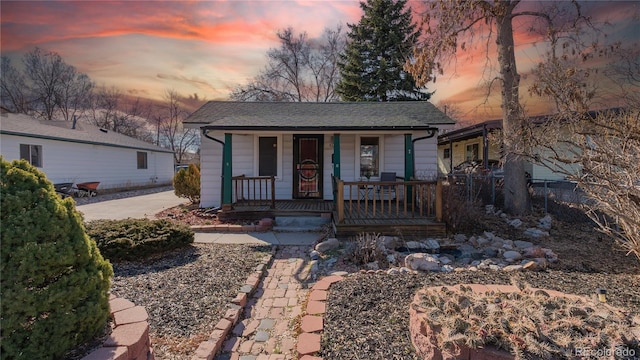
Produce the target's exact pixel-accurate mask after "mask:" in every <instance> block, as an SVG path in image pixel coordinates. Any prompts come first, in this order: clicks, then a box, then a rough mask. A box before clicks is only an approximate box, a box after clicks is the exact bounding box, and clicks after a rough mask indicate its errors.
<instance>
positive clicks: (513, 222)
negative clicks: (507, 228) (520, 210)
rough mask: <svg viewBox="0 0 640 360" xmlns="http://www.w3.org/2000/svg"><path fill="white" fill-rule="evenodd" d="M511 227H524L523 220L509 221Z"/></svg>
mask: <svg viewBox="0 0 640 360" xmlns="http://www.w3.org/2000/svg"><path fill="white" fill-rule="evenodd" d="M509 225H511V226H513V227H514V228H518V227H520V225H522V220H520V219H513V220H511V221H509Z"/></svg>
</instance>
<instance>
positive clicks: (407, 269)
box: [399, 266, 411, 274]
mask: <svg viewBox="0 0 640 360" xmlns="http://www.w3.org/2000/svg"><path fill="white" fill-rule="evenodd" d="M399 271H400V273H401V274H407V273H410V272H411V269H409V268H408V267H405V266H403V267H401V268H400V270H399Z"/></svg>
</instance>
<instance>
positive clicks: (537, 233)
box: [524, 228, 549, 238]
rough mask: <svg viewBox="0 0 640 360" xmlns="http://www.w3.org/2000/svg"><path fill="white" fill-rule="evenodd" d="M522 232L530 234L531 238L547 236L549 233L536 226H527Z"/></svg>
mask: <svg viewBox="0 0 640 360" xmlns="http://www.w3.org/2000/svg"><path fill="white" fill-rule="evenodd" d="M524 234H525V235H526V236H530V237H533V238H539V237H543V236H549V233H548V232H547V231H544V230H540V229H538V228H528V229H527V230H525V231H524Z"/></svg>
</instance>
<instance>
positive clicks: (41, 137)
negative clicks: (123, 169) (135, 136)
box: [0, 130, 174, 154]
mask: <svg viewBox="0 0 640 360" xmlns="http://www.w3.org/2000/svg"><path fill="white" fill-rule="evenodd" d="M0 134H3V135H12V136H21V137H26V138H34V139H43V140H54V141H62V142H69V143H75V144H87V145H101V146H108V147H116V148H122V149H134V150H145V151H155V152H161V153H167V154H173V153H174V152H173V151H171V150H167V149H162V148H153V149H152V148H144V147H137V146H129V145H120V144H112V143H104V142H99V141H87V140H78V139H69V138H63V137H57V136H47V135H38V134H26V133H21V132H15V131H10V130H2V131H0ZM120 135H122V134H120ZM122 136H126V135H122Z"/></svg>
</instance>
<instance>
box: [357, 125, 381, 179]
mask: <svg viewBox="0 0 640 360" xmlns="http://www.w3.org/2000/svg"><path fill="white" fill-rule="evenodd" d="M363 137H377V138H378V157H379V159H378V176H372V177H371V179H370V180H380V174H381V173H383V172H384V158H385V156H384V135H382V134H359V135H356V148H355V149H354V150H355V153H354V154H353V155H354V158H355V168H354V174H353V175H354V177H355V180H356V181H357V180H360V177H361V176H360V144H361V143H362V140H361V139H362V138H363Z"/></svg>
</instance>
